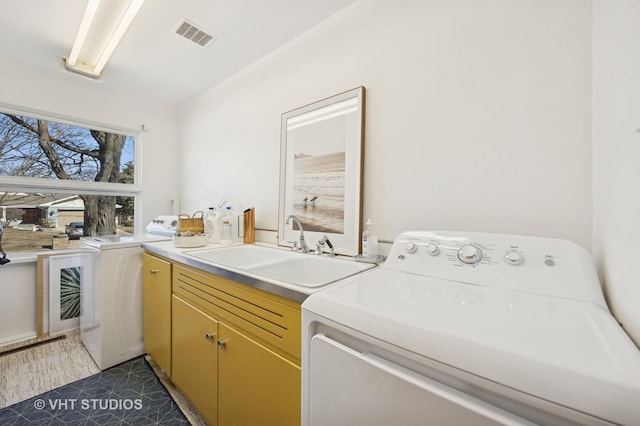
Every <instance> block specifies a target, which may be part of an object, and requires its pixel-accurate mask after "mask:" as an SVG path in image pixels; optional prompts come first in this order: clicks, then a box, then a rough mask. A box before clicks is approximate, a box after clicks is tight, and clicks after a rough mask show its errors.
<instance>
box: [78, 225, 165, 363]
mask: <svg viewBox="0 0 640 426" xmlns="http://www.w3.org/2000/svg"><path fill="white" fill-rule="evenodd" d="M169 239H170V237H167V236H161V235H153V234H144V235H106V236H100V237H82V238H80V245H81V246H82V247H85V248H89V249H93V250H96V251H98V254H99V255H98V256H97V264H96V265H94V271H95V274H94V279H93V280H92V281H91V282H90V283H88V285H86V286H84V285H83V287H82V288H81V289H80V306H81V310H80V339H81V341H82V343H83V344H84V346H85V348H86V349H87V351H88V352H89V354H90V355H91V357H92V358H93V360H94V361H95V363H96V365H97V366H98V368H100V370H105V369H107V368H109V367H112V366H114V365H116V364H120V363H122V362H125V361H128V360H130V359H132V358H135V357H137V356H139V355H142V354H144V353H145V351H144V347H143V344H142V253H143V249H142V247H141V245H142V243H145V242H153V241H164V240H169Z"/></svg>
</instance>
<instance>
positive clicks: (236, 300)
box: [173, 264, 301, 365]
mask: <svg viewBox="0 0 640 426" xmlns="http://www.w3.org/2000/svg"><path fill="white" fill-rule="evenodd" d="M173 293H174V294H176V295H178V296H180V297H182V298H184V299H185V300H189V301H190V302H191V303H193V304H194V305H196V306H198V307H200V308H201V309H203V310H204V311H206V312H208V313H210V314H211V315H213V316H215V317H216V318H218V319H220V320H224V321H225V322H227V323H229V324H233V325H235V326H236V327H239V328H241V329H242V330H244V331H245V332H247V333H250V334H251V335H253V336H254V337H256V338H257V339H259V340H261V341H263V342H264V343H266V344H267V345H269V346H271V347H273V348H274V350H276V351H278V352H284V354H285V355H288V358H291V357H293V360H294V361H295V362H296V363H297V364H298V365H299V364H300V351H301V349H300V345H301V340H300V339H301V336H300V334H301V330H300V327H301V325H300V320H301V314H300V305H299V304H297V303H295V302H291V301H289V300H286V299H282V298H280V297H278V296H275V295H272V294H269V293H266V292H263V291H261V290H257V289H254V288H251V287H248V286H246V285H244V284H240V283H237V282H235V281H232V280H228V279H226V278H223V277H219V276H217V275H213V274H209V273H206V272H202V271H199V270H197V269H193V268H189V267H185V266H182V265H177V264H176V265H175V266H174V270H173Z"/></svg>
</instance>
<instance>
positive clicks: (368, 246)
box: [362, 219, 378, 259]
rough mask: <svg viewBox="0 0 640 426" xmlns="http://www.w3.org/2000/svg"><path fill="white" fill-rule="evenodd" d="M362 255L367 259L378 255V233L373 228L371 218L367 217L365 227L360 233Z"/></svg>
mask: <svg viewBox="0 0 640 426" xmlns="http://www.w3.org/2000/svg"><path fill="white" fill-rule="evenodd" d="M362 256H363V257H365V258H367V259H375V258H376V257H378V235H376V233H375V231H374V230H373V221H372V220H371V219H367V227H366V229H365V230H364V232H363V233H362Z"/></svg>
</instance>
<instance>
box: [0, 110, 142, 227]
mask: <svg viewBox="0 0 640 426" xmlns="http://www.w3.org/2000/svg"><path fill="white" fill-rule="evenodd" d="M0 109H1V110H2V112H6V113H9V114H16V115H23V116H27V117H32V118H35V119H41V120H48V121H55V122H58V123H63V124H68V125H71V126H78V127H86V128H89V129H93V130H99V131H105V132H112V133H119V134H123V135H126V136H131V137H133V138H134V140H135V141H134V144H133V145H134V176H133V184H128V183H111V182H94V181H81V180H65V179H46V178H30V177H22V176H0V191H2V192H27V193H32V192H41V193H47V194H83V195H107V196H122V197H134V209H135V212H136V215H135V219H134V233H135V234H139V233H141V229H142V228H141V227H142V219H141V214H140V213H141V211H142V209H141V198H142V197H141V195H142V188H141V187H140V184H139V182H140V176H141V173H142V170H141V169H142V167H141V161H140V160H141V158H142V155H141V154H142V133H143V130H134V129H127V128H124V127H116V126H109V125H105V124H100V123H95V122H91V121H87V120H81V119H74V118H70V117H65V116H62V115H57V114H51V113H47V112H43V111H38V110H35V109H28V108H20V107H16V106H15V105H10V104H6V103H3V102H0Z"/></svg>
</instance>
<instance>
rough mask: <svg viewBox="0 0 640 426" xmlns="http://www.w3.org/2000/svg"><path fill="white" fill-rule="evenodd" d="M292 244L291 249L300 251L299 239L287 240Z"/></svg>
mask: <svg viewBox="0 0 640 426" xmlns="http://www.w3.org/2000/svg"><path fill="white" fill-rule="evenodd" d="M287 242H288V243H289V244H291V251H298V242H297V241H287Z"/></svg>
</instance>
